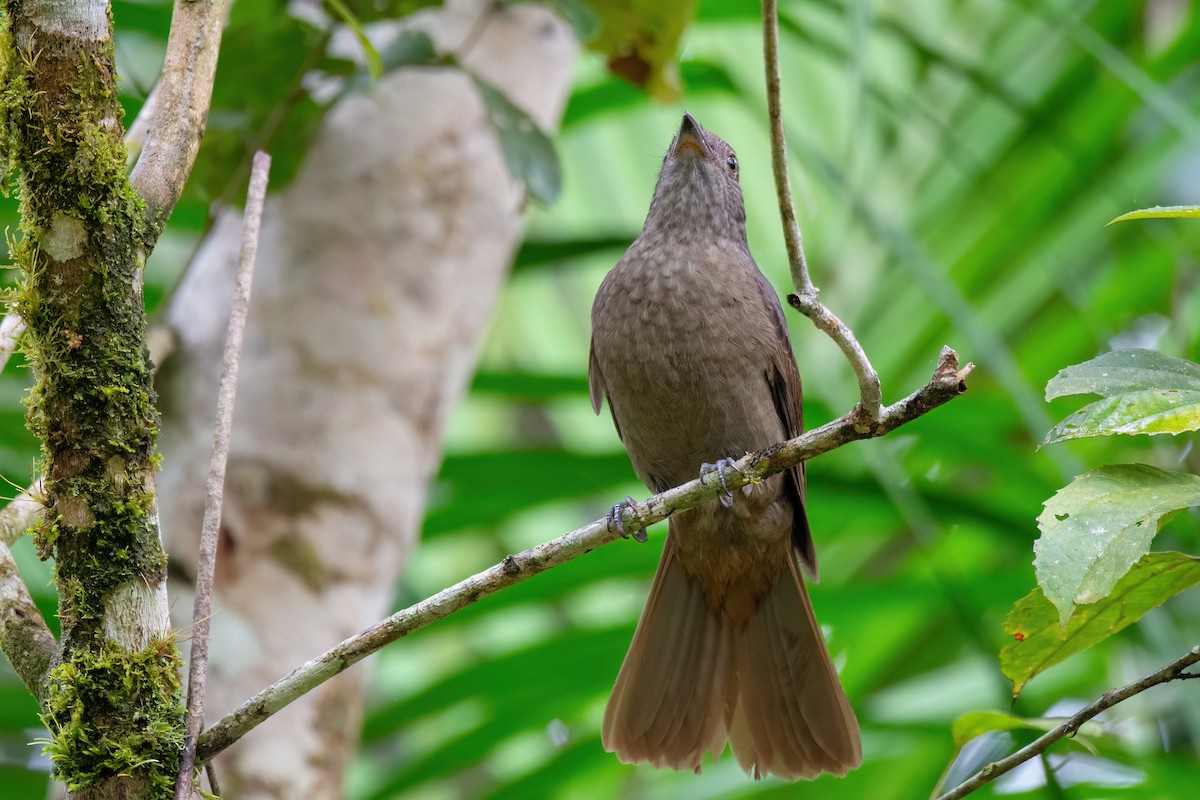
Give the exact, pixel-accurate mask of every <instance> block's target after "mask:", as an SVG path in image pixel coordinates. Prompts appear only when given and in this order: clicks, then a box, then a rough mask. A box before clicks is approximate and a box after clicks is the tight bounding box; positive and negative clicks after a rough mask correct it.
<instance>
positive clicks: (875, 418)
mask: <svg viewBox="0 0 1200 800" xmlns="http://www.w3.org/2000/svg"><path fill="white" fill-rule="evenodd" d="M762 12H763V61H764V62H765V66H766V76H767V116H768V118H769V122H770V129H771V167H772V172H773V173H774V175H775V194H776V195H777V196H778V197H779V219H780V221H781V222H782V223H783V240H784V243H785V244H786V246H787V254H788V266H789V267H790V269H791V273H792V285H793V286H794V287H795V289H796V292H795V294H790V295H788V303H789V304H790V305H791V306H792V308H794V309H796V310H797V311H799V312H800V313H801V314H803V315H804V316H806V317H808V318H809V320H811V321H812V323H813V325H815V326H816V327H817V328H819V329H820V330H821V331H823V332H824V333H825V335H826V336H828V337H829V338H830V339H833V341H834V343H836V344H837V346H838V347H839V348H841V351H842V353H843V355H845V356H846V360H847V361H849V362H850V366H851V368H853V369H854V374H855V376H856V377H857V378H858V392H859V398H860V399H859V407H858V412H857V413H858V416H860V417H862V419H861V420H860V421H859V422H858V424H859V425H861V426H862V427H864V428H869V427H870V426H871V425H874V424H876V423H878V422H879V419H880V416H881V415H882V414H883V391H882V389H881V388H880V386H879V376H878V375H876V374H875V368H874V367H872V366H871V362H870V361H869V360H868V359H867V354H866V353H865V352H864V351H863V349H862V346H861V345H860V344H859V343H858V340H857V339H856V338H855V337H854V332H853V331H851V330H850V328H848V327H847V326H846V325H845V324H843V323H842V321H841V320H840V319H838V318H837V317H835V316H834V315H833V313H832V312H830V310H829V309H828V308H826V307H825V306H823V305H821V301H820V291H819V290H818V289H817V287H815V286H813V282H812V279H811V278H810V277H809V275H808V264H807V263H806V262H805V260H804V239H803V237H802V236H801V234H800V226H799V225H798V224H797V223H796V207H795V204H794V203H793V202H792V190H791V186H790V184H789V181H788V167H787V140H786V139H785V138H784V133H783V106H782V104H781V102H780V99H779V94H780V78H779V20H778V8H777V3H776V0H763V3H762Z"/></svg>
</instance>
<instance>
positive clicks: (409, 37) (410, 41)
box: [379, 30, 438, 72]
mask: <svg viewBox="0 0 1200 800" xmlns="http://www.w3.org/2000/svg"><path fill="white" fill-rule="evenodd" d="M437 57H438V54H437V48H436V47H434V45H433V40H432V39H430V38H429V34H427V33H425V32H424V31H418V30H405V31H400V33H399V34H398V35H397V36H396V38H395V39H393V40H392V41H391V42H390V43H389V44H387V45H386V46H385V47H384V48H383V49H382V50H380V51H379V61H380V64H382V66H383V70H384V72H390V71H391V70H394V69H397V68H399V67H407V66H410V65H412V64H432V63H433V62H434V61H435V60H436V59H437Z"/></svg>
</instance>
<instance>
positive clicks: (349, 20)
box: [325, 0, 383, 80]
mask: <svg viewBox="0 0 1200 800" xmlns="http://www.w3.org/2000/svg"><path fill="white" fill-rule="evenodd" d="M325 2H326V3H327V4H328V5H329V7H330V8H332V9H333V12H334V13H335V14H337V15H338V16H339V17H340V18H341V20H342V22H343V23H345V25H346V27H347V28H349V29H350V31H351V33H353V34H354V38H355V39H357V40H358V46H359V47H361V48H362V51H363V58H364V59H366V62H367V70H368V71H369V72H370V73H371V77H372V78H374V79H375V80H379V79H380V78H381V77H383V62H382V61H381V60H380V58H379V51H377V50H376V49H375V45H373V44H371V40H370V39H369V38H367V32H366V31H364V30H363V26H362V23H361V22H359V21H358V17H356V16H355V15H354V12H352V11H351V10H350V8H349V7H348V6H347V5H346V4H345V3H343V2H342V0H325Z"/></svg>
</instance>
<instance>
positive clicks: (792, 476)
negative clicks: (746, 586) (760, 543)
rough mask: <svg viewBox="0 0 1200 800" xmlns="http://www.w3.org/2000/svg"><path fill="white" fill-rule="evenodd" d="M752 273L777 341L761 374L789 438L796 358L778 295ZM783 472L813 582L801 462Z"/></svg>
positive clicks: (796, 400) (798, 427) (798, 428)
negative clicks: (766, 367) (769, 361)
mask: <svg viewBox="0 0 1200 800" xmlns="http://www.w3.org/2000/svg"><path fill="white" fill-rule="evenodd" d="M754 273H755V277H756V279H757V281H758V288H759V290H760V291H761V293H762V300H763V304H764V305H765V306H766V307H767V308H768V309H769V310H770V313H771V318H772V319H773V320H774V321H775V333H776V335H777V336H778V341H779V347H778V348H775V349H774V350H773V351H772V357H771V365H770V367H769V368H768V370H767V374H766V376H765V377H766V380H767V385H768V386H769V387H770V389H771V399H772V400H774V402H775V411H776V412H777V413H778V414H779V420H780V421H781V422H782V423H783V430H784V432H785V433H786V434H787V437H788V438H789V439H791V438H794V437H796V436H799V435H800V434H801V433H803V432H804V408H803V405H802V403H801V399H802V397H803V392H802V389H801V385H800V371H799V370H798V369H797V368H796V357H795V356H794V355H792V341H791V338H790V337H789V336H788V332H787V321H786V320H785V319H784V316H783V307H782V306H781V305H780V304H779V297H778V295H776V294H775V289H774V288H773V287H772V286H771V283H770V281H768V280H767V278H766V276H765V275H763V274H762V272H760V271H759V270H758V269H757V268H755V270H754ZM785 475H786V482H785V483H786V486H785V491H787V492H788V494H789V495H790V496H791V498H792V503H793V515H792V519H793V521H792V544H793V545H794V546H795V548H796V554H797V555H798V556H799V558H800V563H801V564H802V565H804V568H805V571H806V572H807V573H808V574H809V577H811V578H812V579H813V580H814V581H815V580H816V579H817V552H816V549H815V548H814V547H813V540H812V531H810V530H809V527H808V515H807V514H806V513H805V510H804V493H805V479H804V463H803V462H801V463H800V464H797V465H796V466H794V467H792V468H791V469H789V470H788V471H787V472H786V473H785Z"/></svg>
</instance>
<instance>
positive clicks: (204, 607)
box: [175, 151, 271, 800]
mask: <svg viewBox="0 0 1200 800" xmlns="http://www.w3.org/2000/svg"><path fill="white" fill-rule="evenodd" d="M270 169H271V157H270V156H269V155H267V154H266V153H263V152H261V151H260V152H258V153H255V154H254V166H253V168H252V170H251V172H250V189H249V193H248V195H247V197H246V213H245V215H244V216H243V221H242V225H243V227H242V252H241V255H240V256H239V258H238V269H237V281H236V283H235V284H234V290H233V307H232V309H231V310H230V312H229V328H228V331H227V332H226V335H225V358H224V361H223V363H222V365H221V382H220V385H219V388H218V390H217V422H216V427H215V429H214V430H213V454H212V462H211V464H210V466H209V472H208V485H207V487H206V488H207V494H206V496H205V499H204V523H203V527H202V529H201V532H200V560H199V563H198V565H197V567H196V598H195V603H194V606H193V610H192V658H191V664H190V666H189V669H188V710H187V724H186V728H187V738H186V739H185V742H184V747H183V753H182V754H181V756H180V760H179V781H178V782H177V783H176V784H175V798H176V800H189V798H190V797H191V796H192V771H193V768H194V766H195V762H196V742H197V741H198V740H199V737H200V729H201V728H202V727H203V726H204V688H205V680H206V678H207V673H208V623H209V617H210V616H212V584H213V573H214V571H215V567H216V559H217V540H218V539H219V536H218V533H219V532H220V528H221V500H222V496H223V494H224V490H225V464H226V462H227V461H228V460H229V435H230V431H231V430H232V428H233V402H234V397H235V395H236V393H237V374H238V366H239V364H240V363H241V353H242V340H243V338H244V334H245V330H246V313H247V311H248V310H249V308H250V286H251V279H252V278H253V275H254V258H255V255H256V254H257V252H258V233H259V230H260V229H261V227H262V211H263V202H264V201H265V199H266V196H267V175H268V173H269V172H270Z"/></svg>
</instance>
